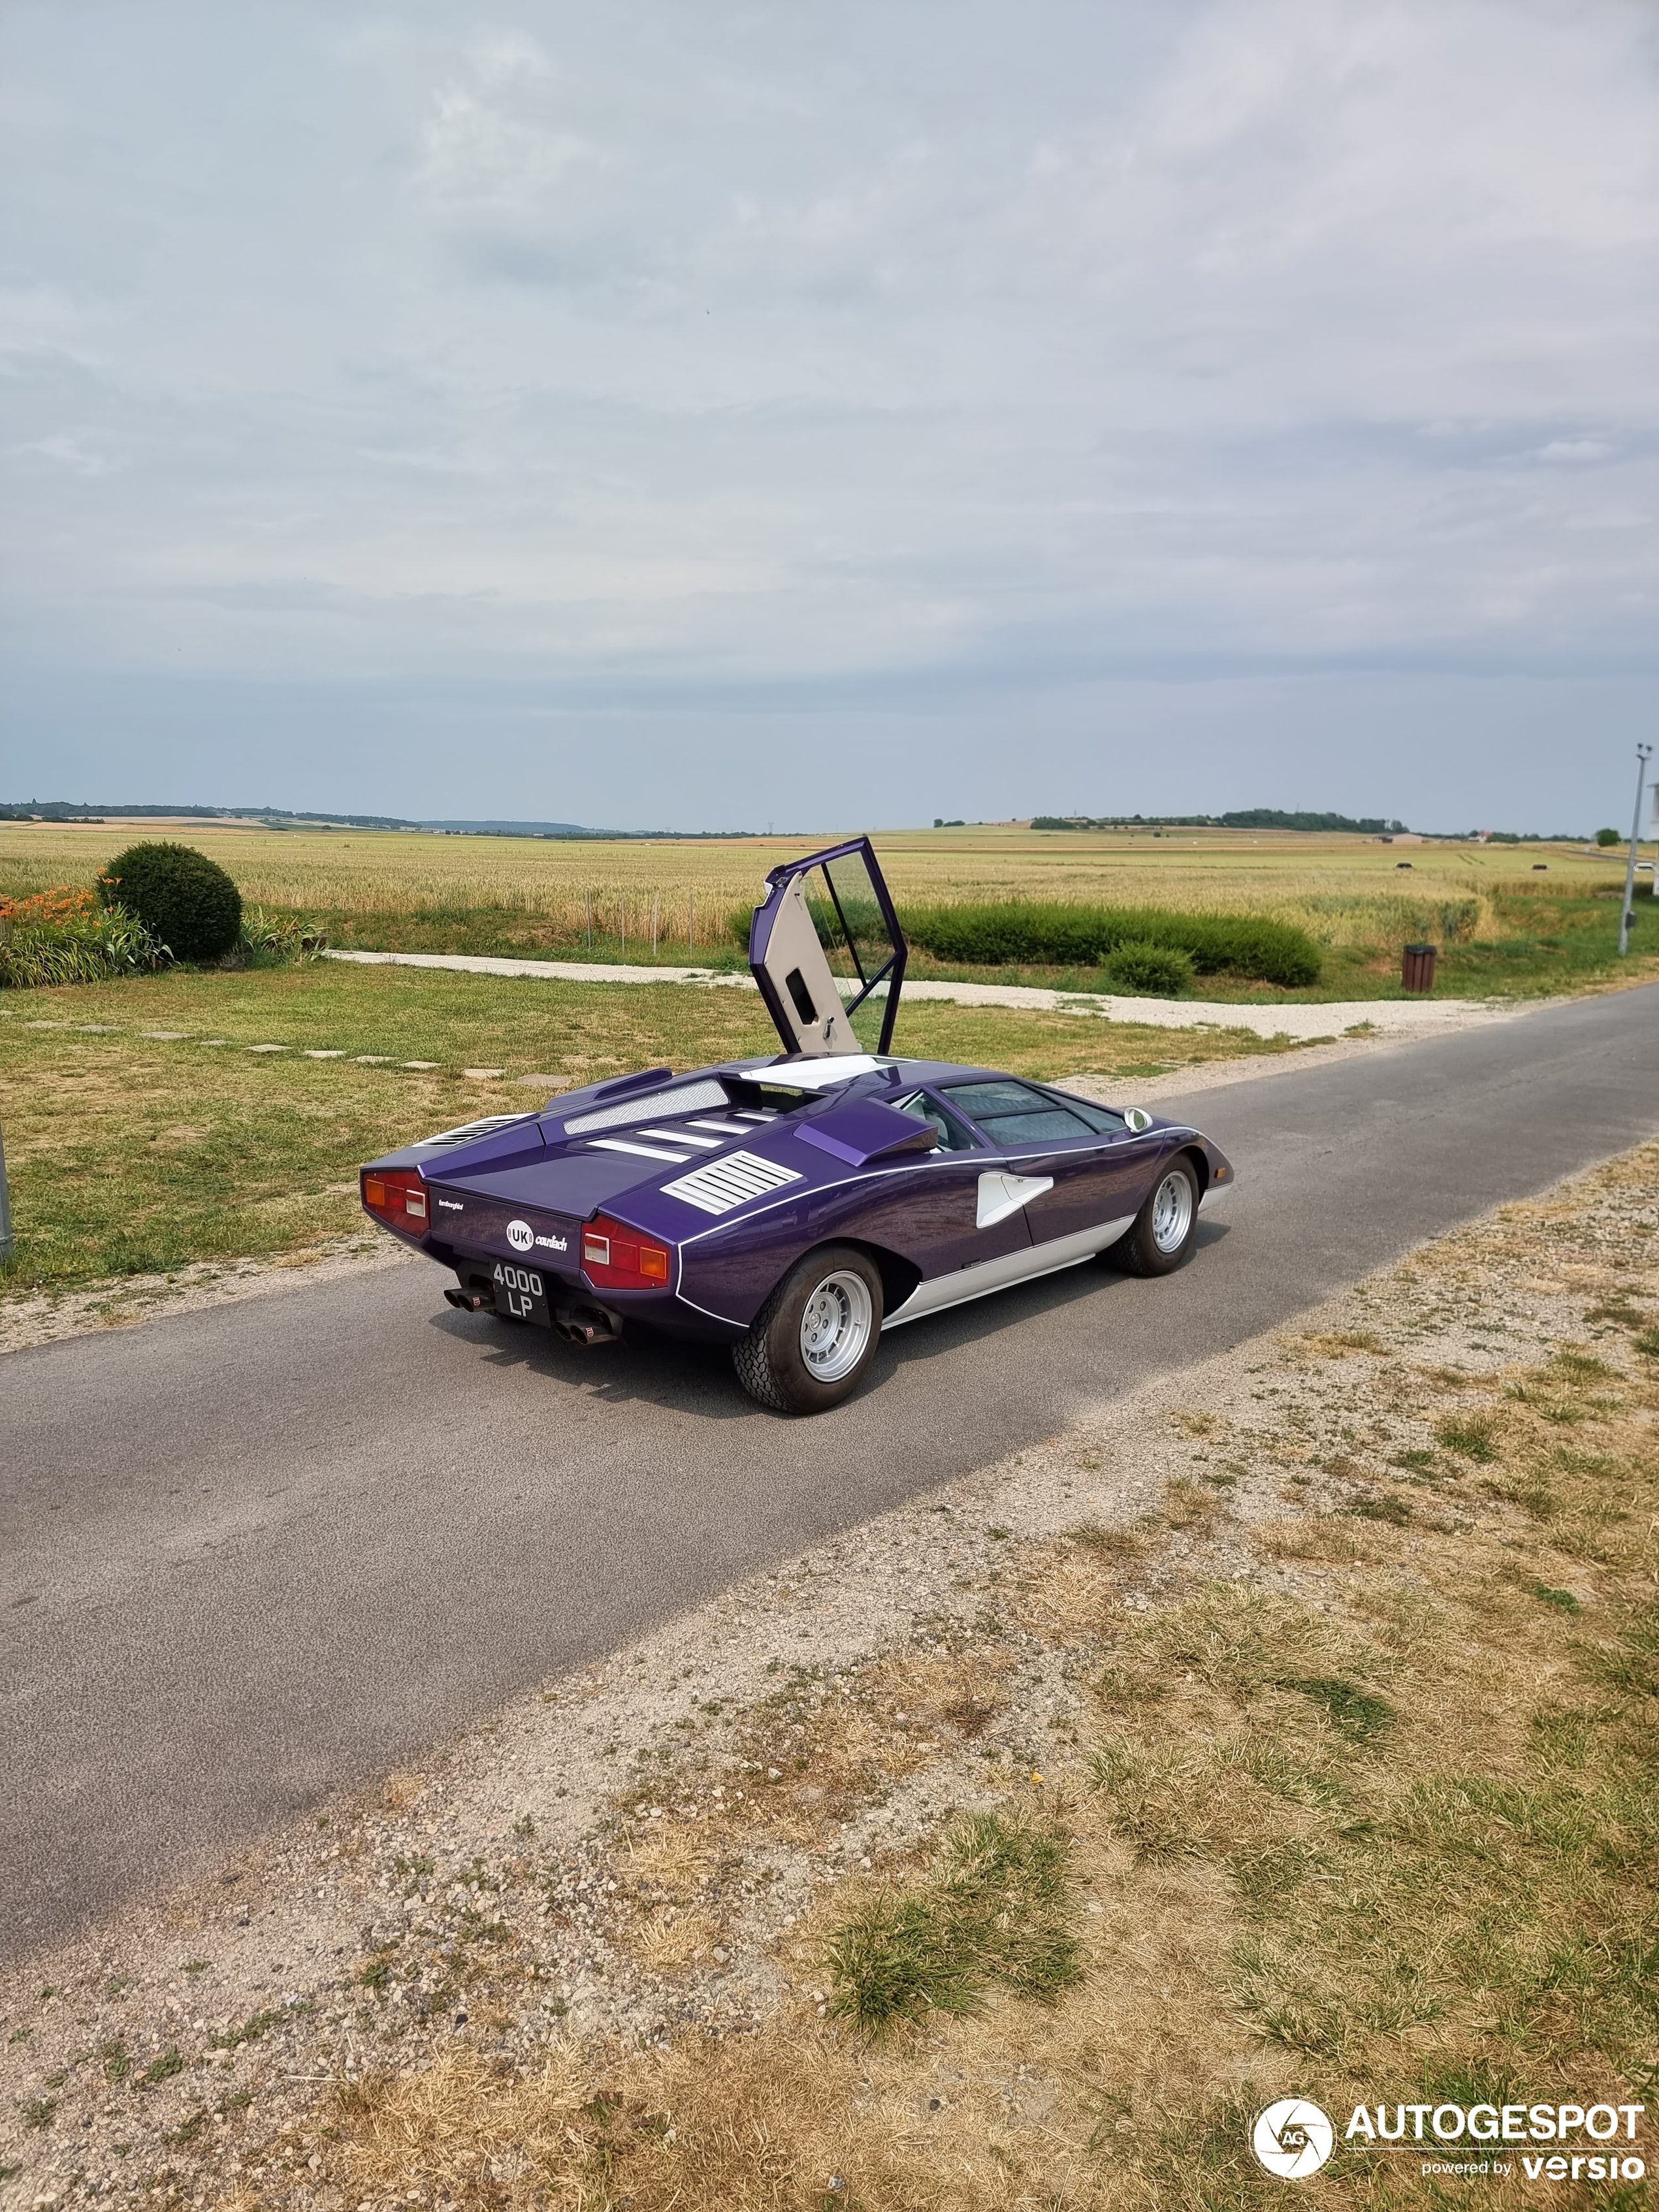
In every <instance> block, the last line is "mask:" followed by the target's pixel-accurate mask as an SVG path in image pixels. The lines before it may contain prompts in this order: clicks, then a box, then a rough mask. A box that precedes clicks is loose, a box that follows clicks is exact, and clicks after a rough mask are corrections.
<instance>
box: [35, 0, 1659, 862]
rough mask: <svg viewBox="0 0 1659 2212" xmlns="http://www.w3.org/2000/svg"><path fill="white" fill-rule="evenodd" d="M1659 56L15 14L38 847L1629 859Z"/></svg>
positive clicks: (1437, 37) (1030, 27) (1113, 7)
mask: <svg viewBox="0 0 1659 2212" xmlns="http://www.w3.org/2000/svg"><path fill="white" fill-rule="evenodd" d="M0 246H3V258H4V272H3V273H4V283H5V300H4V311H3V321H0V332H3V341H4V356H3V366H4V374H5V384H4V387H3V402H4V404H3V417H0V447H3V465H4V481H3V484H0V496H3V521H0V529H3V539H4V552H5V560H6V567H5V625H6V627H5V632H4V639H3V644H4V660H5V675H4V683H3V693H0V701H3V714H4V724H3V736H4V754H3V785H0V788H3V793H4V795H5V796H8V797H30V796H38V797H41V798H46V797H67V798H71V799H82V798H84V799H92V800H103V801H106V802H107V801H116V800H138V799H154V800H194V801H202V802H208V803H240V802H247V801H252V802H260V803H269V804H275V805H289V806H295V807H300V806H313V805H325V806H334V807H339V808H344V809H352V810H357V811H396V812H400V813H410V814H414V815H417V816H450V815H458V816H465V815H471V816H496V815H512V816H521V817H522V816H529V817H551V818H555V819H561V820H573V821H580V822H588V823H603V824H606V825H616V826H656V825H665V824H671V825H674V826H679V827H684V828H688V829H697V828H713V827H720V826H726V825H730V826H738V827H742V826H748V827H762V828H763V827H765V826H766V825H767V824H768V823H769V822H775V823H776V825H777V826H778V827H779V828H784V827H786V826H788V827H796V826H800V827H808V826H817V825H820V824H831V823H852V822H857V823H866V822H868V823H901V822H915V821H918V820H924V821H925V820H931V819H932V818H933V816H934V815H936V814H939V815H945V816H957V815H961V816H965V817H969V818H970V819H973V818H979V817H987V818H988V817H1004V816H1010V815H1013V814H1017V813H1029V812H1031V811H1052V810H1065V811H1072V810H1074V809H1085V810H1087V811H1091V812H1106V811H1137V810H1139V811H1148V812H1151V811H1181V810H1184V809H1201V810H1219V809H1222V808H1225V807H1231V806H1238V805H1296V806H1310V805H1311V806H1334V807H1340V808H1343V809H1346V810H1349V811H1363V812H1366V813H1371V812H1386V813H1389V814H1398V815H1400V816H1401V817H1404V818H1405V819H1407V820H1409V821H1411V822H1413V823H1419V824H1421V825H1425V826H1429V827H1445V826H1452V825H1467V824H1471V823H1477V822H1479V823H1498V824H1509V825H1511V826H1516V827H1522V828H1534V829H1551V828H1553V827H1556V826H1558V825H1561V826H1567V827H1580V828H1582V827H1585V826H1590V825H1592V824H1594V823H1598V822H1601V821H1602V820H1604V819H1606V820H1618V819H1620V818H1621V816H1624V815H1627V813H1628V808H1629V803H1630V802H1629V792H1628V789H1627V787H1628V786H1629V785H1630V783H1631V782H1632V777H1633V763H1632V745H1633V744H1634V742H1635V740H1636V738H1638V736H1644V735H1651V734H1652V732H1653V726H1654V724H1655V722H1656V720H1659V713H1656V708H1659V684H1656V680H1655V678H1656V673H1659V625H1656V615H1659V546H1656V530H1655V504H1656V502H1655V487H1656V477H1659V469H1656V449H1659V251H1656V246H1659V13H1656V10H1655V9H1654V8H1653V7H1652V6H1651V5H1650V4H1643V5H1625V4H1620V0H1563V4H1553V3H1552V0H1502V4H1497V5H1493V4H1485V0H1423V4H1418V3H1417V0H1217V3H1216V4H1203V3H1202V0H1158V5H1156V6H1148V5H1146V4H1145V0H1019V4H1018V5H1014V4H1012V0H1003V4H1000V5H993V4H986V0H951V5H950V6H948V7H946V6H944V5H940V4H921V5H915V6H912V7H909V8H908V9H907V8H895V7H893V6H892V5H891V4H890V0H883V4H870V3H869V0H842V4H840V5H838V6H837V7H836V8H835V9H827V8H810V7H807V6H805V5H801V4H799V0H797V4H793V5H781V4H759V0H751V4H728V0H698V4H697V5H696V6H695V7H689V6H686V5H685V4H684V0H672V4H670V3H669V0H611V4H610V5H607V6H606V7H605V8H603V9H592V8H576V7H574V6H568V5H567V6H562V7H561V6H556V5H552V4H546V5H543V4H530V3H529V0H519V4H506V5H501V6H491V5H489V4H483V0H471V4H465V5H464V4H459V0H455V3H454V4H435V0H399V4H398V5H395V6H390V7H386V8H384V9H378V10H377V9H367V8H359V7H355V6H353V5H350V4H342V0H331V4H327V5H318V6H315V7H312V6H307V5H306V4H304V0H280V4H276V5H268V6H263V5H260V4H258V0H238V4H236V5H235V6H234V7H226V6H225V5H224V4H223V0H210V4H200V5H191V4H184V3H183V0H144V4H143V5H141V6H135V5H133V4H132V0H113V4H107V5H100V4H95V0H9V4H8V5H7V7H6V8H5V9H4V12H3V15H0Z"/></svg>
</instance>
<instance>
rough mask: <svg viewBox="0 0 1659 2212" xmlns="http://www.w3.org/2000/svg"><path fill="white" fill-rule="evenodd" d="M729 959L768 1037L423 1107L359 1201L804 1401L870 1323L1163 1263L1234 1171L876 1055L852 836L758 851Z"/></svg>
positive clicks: (897, 937) (1022, 1096)
mask: <svg viewBox="0 0 1659 2212" xmlns="http://www.w3.org/2000/svg"><path fill="white" fill-rule="evenodd" d="M749 958H750V967H751V968H752V969H753V970H754V975H755V981H756V982H757V984H758V985H759V986H760V990H761V995H762V997H763V999H764V1000H765V1001H766V1005H767V1008H768V1010H769V1012H770V1014H771V1016H772V1018H773V1020H774V1021H775V1024H777V1029H778V1034H779V1036H781V1039H782V1040H783V1045H784V1050H783V1052H782V1054H781V1055H779V1056H778V1057H776V1058H775V1059H771V1060H731V1061H727V1062H726V1064H725V1065H724V1066H719V1067H702V1068H697V1069H696V1070H694V1071H693V1072H692V1073H689V1074H685V1075H676V1074H675V1073H674V1072H673V1071H672V1069H671V1068H666V1067H653V1068H648V1069H647V1071H646V1072H645V1073H643V1074H641V1075H627V1076H623V1077H622V1078H620V1079H618V1080H617V1081H614V1082H610V1083H597V1084H591V1085H588V1086H587V1088H586V1089H585V1090H582V1091H571V1092H569V1093H568V1095H567V1096H566V1097H562V1098H554V1099H550V1101H549V1102H548V1103H547V1104H546V1105H545V1106H544V1107H543V1108H542V1109H541V1110H540V1111H539V1112H538V1113H532V1114H513V1115H495V1116H492V1117H491V1118H489V1120H486V1121H471V1122H468V1123H467V1124H466V1126H465V1127H463V1128H459V1129H446V1130H444V1131H443V1132H442V1133H441V1134H439V1135H438V1136H435V1137H428V1138H425V1139H423V1140H422V1142H421V1143H419V1144H416V1145H408V1146H404V1149H403V1151H401V1152H391V1153H388V1154H387V1155H386V1158H384V1159H381V1160H376V1161H375V1163H374V1165H373V1166H372V1167H367V1168H365V1169H364V1170H363V1171H362V1194H363V1204H364V1206H366V1207H367V1209H368V1212H370V1213H371V1214H372V1215H373V1216H374V1218H375V1220H377V1221H378V1222H380V1224H381V1225H383V1226H384V1227H385V1228H387V1229H389V1230H391V1231H392V1233H393V1234H394V1235H395V1236H398V1237H403V1238H404V1240H405V1241H406V1242H408V1243H411V1244H414V1245H416V1246H418V1247H419V1249H421V1250H422V1251H423V1252H425V1253H427V1254H428V1255H429V1256H430V1257H431V1258H433V1259H434V1260H435V1261H437V1262H438V1263H439V1265H440V1266H441V1267H446V1268H449V1269H451V1270H453V1273H454V1275H455V1277H456V1281H455V1284H454V1285H453V1286H452V1287H450V1288H448V1289H447V1290H446V1291H445V1292H444V1296H445V1297H447V1299H448V1300H449V1302H450V1304H452V1305H455V1306H459V1307H461V1308H463V1309H464V1310H466V1311H468V1312H472V1313H477V1312H484V1313H490V1314H495V1315H496V1316H500V1317H501V1319H502V1320H505V1321H513V1322H530V1323H532V1324H533V1325H535V1326H536V1327H538V1328H550V1329H552V1330H554V1331H556V1333H557V1334H559V1335H560V1336H562V1337H564V1338H566V1339H567V1340H569V1341H570V1342H573V1343H577V1344H601V1343H607V1342H611V1341H614V1340H616V1339H617V1338H619V1337H622V1336H624V1335H626V1336H629V1337H630V1338H631V1337H648V1336H649V1335H650V1334H651V1333H652V1332H653V1330H655V1331H660V1332H661V1333H662V1334H665V1335H669V1336H677V1337H690V1338H695V1339H698V1340H702V1341H703V1342H707V1343H716V1344H729V1345H730V1346H731V1347H732V1359H733V1362H734V1363H735V1364H736V1367H737V1370H738V1379H739V1380H740V1381H741V1383H743V1386H744V1389H746V1390H747V1391H748V1393H749V1395H750V1397H752V1398H754V1399H756V1400H757V1401H758V1402H759V1403H760V1404H761V1405H763V1406H766V1407H770V1408H771V1409H772V1410H773V1411H774V1412H775V1413H818V1412H821V1411H822V1410H823V1409H824V1408H825V1407H829V1406H834V1405H837V1404H839V1402H840V1401H841V1400H842V1399H843V1398H845V1397H847V1396H848V1395H850V1393H851V1392H852V1391H853V1390H854V1388H855V1387H856V1386H857V1383H858V1380H859V1377H860V1375H861V1374H862V1373H863V1371H864V1369H865V1367H866V1364H867V1363H868V1361H869V1359H870V1358H871V1355H872V1352H874V1350H875V1346H876V1340H877V1339H878V1337H879V1336H880V1334H881V1333H882V1331H883V1330H884V1328H898V1327H899V1326H900V1325H901V1323H902V1322H909V1321H915V1320H918V1319H919V1318H920V1317H921V1316H922V1315H924V1314H930V1313H939V1312H942V1311H943V1310H945V1308H946V1307H947V1306H955V1305H961V1304H963V1303H964V1301H966V1300H967V1299H969V1298H977V1297H984V1295H985V1294H986V1293H987V1291H998V1290H1001V1289H1003V1288H1005V1287H1006V1285H1009V1284H1011V1283H1021V1282H1026V1281H1029V1280H1030V1279H1031V1278H1033V1277H1034V1276H1037V1275H1047V1274H1052V1273H1054V1272H1055V1270H1056V1269H1058V1268H1061V1267H1075V1266H1077V1265H1078V1264H1079V1262H1080V1261H1085V1260H1092V1259H1094V1258H1096V1257H1097V1255H1101V1254H1103V1253H1107V1254H1109V1255H1110V1257H1111V1259H1112V1261H1114V1262H1115V1263H1116V1264H1117V1265H1118V1266H1120V1267H1126V1268H1127V1269H1129V1270H1130V1271H1131V1272H1133V1273H1136V1274H1141V1275H1164V1274H1168V1273H1169V1272H1170V1269H1171V1268H1173V1267H1178V1266H1179V1265H1180V1263H1181V1261H1182V1259H1183V1258H1184V1257H1185V1256H1186V1253H1187V1250H1188V1246H1189V1245H1190V1243H1191V1242H1192V1237H1193V1231H1194V1223H1195V1221H1196V1219H1197V1216H1198V1209H1199V1207H1200V1205H1202V1204H1203V1203H1204V1202H1205V1200H1206V1199H1209V1198H1212V1196H1214V1195H1216V1194H1219V1193H1220V1192H1222V1191H1225V1190H1226V1189H1228V1188H1231V1184H1232V1182H1233V1170H1232V1168H1231V1165H1230V1164H1229V1163H1228V1161H1227V1160H1226V1158H1225V1157H1224V1155H1223V1154H1222V1153H1221V1152H1219V1151H1218V1149H1217V1147H1216V1146H1214V1145H1212V1143H1211V1142H1210V1140H1209V1139H1208V1138H1207V1137H1203V1136H1200V1134H1199V1133H1198V1132H1197V1131H1196V1130H1195V1129H1191V1128H1188V1127H1185V1126H1184V1125H1182V1124H1180V1123H1171V1122H1166V1121H1157V1120H1155V1119H1154V1118H1153V1116H1152V1115H1150V1114H1147V1113H1146V1112H1144V1111H1142V1110H1141V1109H1138V1108H1135V1109H1130V1110H1129V1111H1127V1112H1126V1113H1116V1112H1114V1111H1113V1110H1111V1109H1109V1108H1107V1107H1104V1106H1097V1105H1094V1104H1092V1103H1090V1102H1089V1101H1088V1100H1087V1099H1083V1098H1074V1097H1072V1096H1070V1094H1069V1093H1067V1092H1066V1091H1057V1090H1056V1089H1054V1086H1053V1085H1050V1084H1043V1083H1031V1082H1027V1081H1026V1080H1024V1079H1023V1078H1018V1077H1015V1076H1010V1075H1003V1074H1000V1073H998V1072H997V1071H996V1069H994V1068H989V1067H957V1066H952V1065H951V1064H950V1063H949V1062H946V1061H942V1060H905V1059H902V1058H901V1057H898V1056H896V1055H895V1054H893V1053H892V1051H891V1049H890V1047H891V1044H892V1039H893V1022H894V1018H895V1016H896V1013H897V1011H898V1001H899V994H900V990H901V987H902V983H903V980H904V965H905V945H904V938H903V934H902V931H901V930H900V928H899V924H898V917H897V915H896V914H895V913H894V910H893V903H892V900H891V899H890V896H889V895H888V890H887V886H886V884H885V883H884V881H883V879H882V876H881V872H880V870H879V868H878V866H877V865H876V859H875V854H874V853H873V851H872V848H871V845H870V841H869V839H868V838H867V837H860V838H856V839H854V840H853V841H852V842H849V843H847V844H843V845H836V846H834V847H832V848H830V849H829V850H828V851H827V852H822V853H813V854H809V855H808V856H807V857H806V858H805V860H796V861H793V862H791V863H790V864H789V865H788V866H785V867H781V868H775V869H773V871H772V872H771V874H770V875H769V877H768V878H767V895H766V897H765V900H764V901H763V903H762V904H761V905H760V906H759V907H757V908H756V910H755V921H754V927H753V929H752V932H751V933H750V943H749ZM860 1015H862V1017H863V1021H864V1024H865V1025H866V1030H867V1031H875V1032H878V1034H876V1035H874V1036H873V1040H872V1041H873V1044H874V1049H873V1050H872V1049H866V1044H865V1042H862V1041H861V1040H860V1036H859V1035H858V1034H857V1032H856V1031H855V1030H854V1020H855V1019H856V1018H859V1017H860Z"/></svg>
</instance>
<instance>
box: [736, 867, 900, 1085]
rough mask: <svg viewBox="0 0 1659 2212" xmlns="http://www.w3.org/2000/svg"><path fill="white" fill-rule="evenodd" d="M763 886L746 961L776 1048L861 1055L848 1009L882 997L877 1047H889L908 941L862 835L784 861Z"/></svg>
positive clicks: (815, 1055) (811, 1055) (810, 1055)
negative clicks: (768, 1017) (778, 1039)
mask: <svg viewBox="0 0 1659 2212" xmlns="http://www.w3.org/2000/svg"><path fill="white" fill-rule="evenodd" d="M766 884H767V890H766V896H765V898H764V899H763V901H762V902H761V903H760V905H759V906H757V908H755V919H754V922H753V925H752V927H750V932H749V965H750V969H752V971H753V973H754V977H755V981H756V982H757V984H758V985H759V986H760V994H761V996H762V998H763V999H764V1000H765V1001H766V1009H767V1012H769V1014H770V1015H771V1017H772V1019H773V1022H774V1024H775V1025H776V1028H777V1032H778V1035H779V1036H781V1038H782V1040H783V1048H784V1050H785V1051H786V1052H787V1053H793V1054H799V1055H802V1056H804V1057H805V1058H807V1059H811V1060H821V1059H824V1058H826V1057H831V1056H838V1055H842V1054H856V1053H861V1052H862V1051H863V1050H864V1047H863V1046H862V1045H861V1044H860V1042H859V1039H858V1037H857V1036H856V1035H855V1033H854V1029H853V1021H852V1017H853V1016H854V1014H855V1013H856V1012H857V1011H858V1009H859V1008H860V1006H862V1005H863V1004H864V1003H865V1001H866V999H870V998H872V997H876V996H878V995H881V996H884V1000H885V1004H884V1006H883V1007H882V1014H881V1040H880V1042H879V1043H878V1045H877V1047H876V1049H877V1051H878V1052H879V1053H885V1052H888V1051H890V1049H891V1048H892V1042H893V1022H894V1018H895V1017H896V1015H897V1012H898V1002H899V991H900V988H901V987H902V984H903V981H904V963H905V960H906V957H907V955H908V947H907V946H906V945H905V942H904V933H903V932H902V930H901V929H900V927H899V924H898V916H897V915H896V913H895V912H894V910H893V902H892V899H891V897H890V895H889V892H888V889H887V885H886V884H885V883H884V881H883V879H882V873H881V870H880V869H879V868H878V866H876V855H875V852H874V849H873V848H872V845H871V843H870V840H869V839H868V838H867V837H855V838H854V839H852V840H851V841H850V842H848V843H847V844H844V845H832V846H830V847H829V848H828V849H827V850H826V851H824V852H822V853H809V854H807V855H806V857H805V859H804V860H789V861H786V862H785V863H784V865H783V866H781V867H778V868H774V869H773V870H772V872H771V873H770V874H769V876H768V877H767V878H766ZM843 994H845V995H844V996H843Z"/></svg>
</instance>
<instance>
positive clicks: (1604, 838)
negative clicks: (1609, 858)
mask: <svg viewBox="0 0 1659 2212" xmlns="http://www.w3.org/2000/svg"><path fill="white" fill-rule="evenodd" d="M1595 842H1596V843H1597V844H1598V845H1600V846H1601V848H1603V850H1605V849H1606V848H1607V846H1609V845H1616V844H1617V843H1618V842H1619V832H1618V831H1617V830H1616V829H1598V830H1597V831H1596V833H1595Z"/></svg>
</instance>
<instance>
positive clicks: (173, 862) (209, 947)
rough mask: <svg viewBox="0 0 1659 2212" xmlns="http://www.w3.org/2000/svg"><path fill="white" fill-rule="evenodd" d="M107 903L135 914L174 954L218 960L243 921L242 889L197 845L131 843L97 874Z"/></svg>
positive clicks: (197, 958)
mask: <svg viewBox="0 0 1659 2212" xmlns="http://www.w3.org/2000/svg"><path fill="white" fill-rule="evenodd" d="M99 881H100V896H101V897H102V899H103V902H104V904H105V905H106V906H115V905H121V906H124V907H125V908H126V910H127V912H128V913H129V914H132V915H137V917H138V919H139V921H142V922H143V925H144V927H145V928H146V929H148V930H149V933H150V935H151V936H152V937H154V938H157V939H160V941H161V943H162V944H163V945H166V946H167V949H168V950H169V951H171V953H172V954H173V958H174V959H175V960H216V959H218V958H219V957H220V956H221V954H222V953H226V952H228V951H230V948H231V947H232V945H234V944H235V942H236V939H237V934H238V933H239V932H240V928H241V927H242V895H241V893H240V891H239V890H237V888H236V886H235V884H234V883H232V881H231V879H230V878H229V877H228V875H227V874H226V873H225V872H224V870H223V869H222V867H221V866H219V863H218V862H217V861H216V860H209V858H208V856H207V854H205V853H198V852H197V851H196V849H195V848H194V847H193V846H190V845H172V844H165V843H155V844H146V845H129V846H128V848H127V849H126V851H125V853H118V854H116V856H115V858H114V859H113V860H112V861H111V862H110V864H109V866H108V867H106V869H105V871H104V872H103V874H102V876H101V877H100V879H99Z"/></svg>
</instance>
